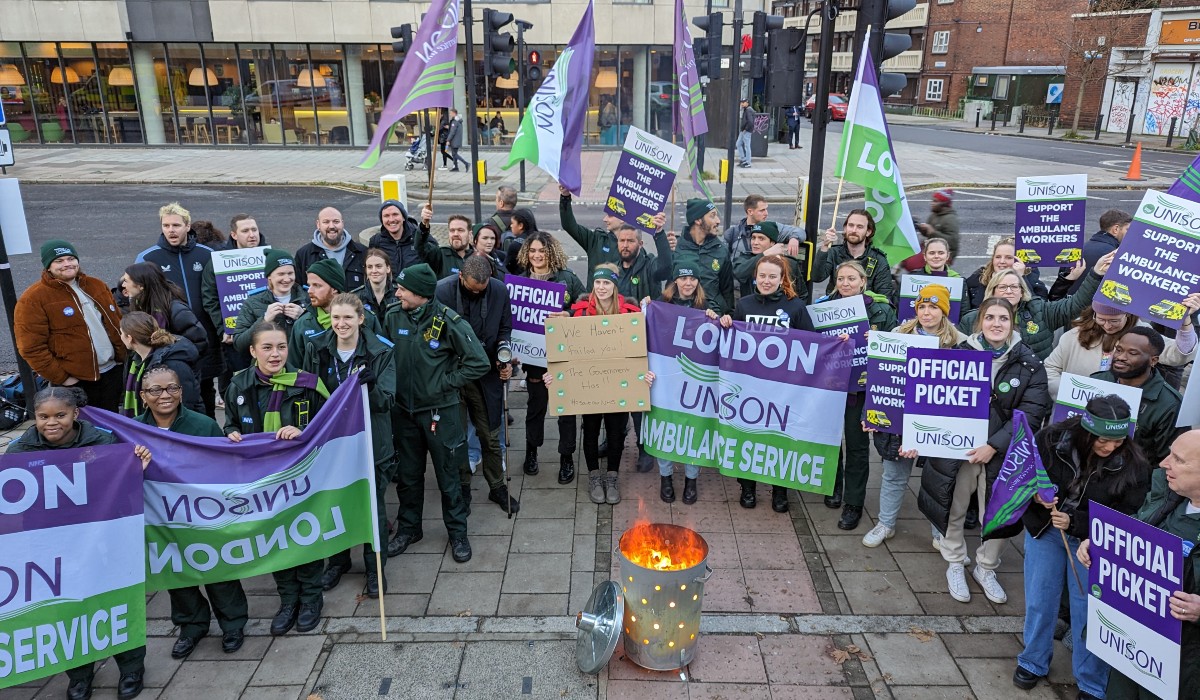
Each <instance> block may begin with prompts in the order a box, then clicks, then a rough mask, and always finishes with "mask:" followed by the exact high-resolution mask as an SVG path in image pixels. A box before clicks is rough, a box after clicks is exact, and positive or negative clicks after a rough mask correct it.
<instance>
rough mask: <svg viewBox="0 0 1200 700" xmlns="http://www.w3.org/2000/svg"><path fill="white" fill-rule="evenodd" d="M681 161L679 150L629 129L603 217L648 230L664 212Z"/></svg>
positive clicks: (670, 144)
mask: <svg viewBox="0 0 1200 700" xmlns="http://www.w3.org/2000/svg"><path fill="white" fill-rule="evenodd" d="M683 157H684V150H683V149H682V148H680V147H679V146H676V145H674V144H672V143H671V142H670V141H663V140H662V139H660V138H658V137H657V136H654V135H653V134H649V133H646V132H645V131H642V130H641V129H639V128H637V127H635V126H631V127H629V135H628V136H626V137H625V146H624V149H623V150H622V151H621V155H620V159H619V160H618V161H617V167H616V171H615V172H614V173H613V182H612V187H611V188H610V189H609V191H608V200H607V201H606V202H605V203H604V211H605V213H608V214H612V215H613V216H615V217H617V218H618V219H620V220H621V221H624V222H626V223H628V224H630V225H631V226H637V227H638V228H640V229H643V230H645V231H649V230H651V227H652V226H653V224H651V219H653V218H654V215H655V214H657V213H659V212H663V211H666V210H667V200H668V199H669V198H670V196H671V186H672V185H674V184H675V174H676V173H678V172H679V168H680V166H681V165H682V164H683Z"/></svg>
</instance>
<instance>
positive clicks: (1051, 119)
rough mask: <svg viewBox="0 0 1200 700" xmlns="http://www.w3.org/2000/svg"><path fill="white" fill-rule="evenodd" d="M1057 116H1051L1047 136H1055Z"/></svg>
mask: <svg viewBox="0 0 1200 700" xmlns="http://www.w3.org/2000/svg"><path fill="white" fill-rule="evenodd" d="M1056 116H1057V115H1054V114H1051V115H1050V128H1048V129H1046V135H1047V136H1053V135H1054V122H1055V121H1056V119H1055V117H1056Z"/></svg>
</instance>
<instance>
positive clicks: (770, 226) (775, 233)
mask: <svg viewBox="0 0 1200 700" xmlns="http://www.w3.org/2000/svg"><path fill="white" fill-rule="evenodd" d="M750 233H751V234H755V233H761V234H762V235H764V236H766V237H767V240H769V241H771V242H772V243H778V242H779V224H777V223H775V222H774V221H764V222H762V223H761V224H754V225H753V226H751V227H750Z"/></svg>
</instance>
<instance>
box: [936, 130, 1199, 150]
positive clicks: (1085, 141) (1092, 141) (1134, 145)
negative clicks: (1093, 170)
mask: <svg viewBox="0 0 1200 700" xmlns="http://www.w3.org/2000/svg"><path fill="white" fill-rule="evenodd" d="M950 131H957V132H959V133H962V134H978V135H983V136H1012V137H1015V138H1019V139H1038V140H1040V141H1060V142H1063V143H1075V144H1081V145H1082V144H1090V145H1093V146H1104V147H1106V148H1123V149H1127V150H1133V149H1135V148H1137V144H1138V143H1139V142H1138V141H1137V140H1136V139H1135V140H1133V141H1131V142H1129V143H1127V144H1126V143H1106V142H1104V141H1097V140H1095V139H1091V138H1086V139H1064V138H1063V137H1061V136H1038V135H1037V134H1018V133H1010V132H1007V131H990V130H988V129H982V128H981V129H980V130H979V131H976V130H975V129H972V128H970V127H950ZM1183 138H1184V139H1186V138H1187V137H1183ZM1141 144H1142V150H1143V151H1154V152H1156V153H1172V154H1175V155H1191V156H1195V155H1197V154H1200V151H1185V150H1183V149H1182V148H1174V147H1172V148H1167V147H1166V146H1158V145H1149V144H1147V143H1146V142H1145V141H1142V142H1141Z"/></svg>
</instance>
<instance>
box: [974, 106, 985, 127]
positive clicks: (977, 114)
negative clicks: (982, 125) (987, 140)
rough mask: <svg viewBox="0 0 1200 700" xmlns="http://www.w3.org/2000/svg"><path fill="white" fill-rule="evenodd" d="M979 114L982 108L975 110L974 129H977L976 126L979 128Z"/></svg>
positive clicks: (981, 112)
mask: <svg viewBox="0 0 1200 700" xmlns="http://www.w3.org/2000/svg"><path fill="white" fill-rule="evenodd" d="M981 116H983V110H982V109H981V110H978V111H977V112H975V128H976V129H978V128H979V118H980V117H981Z"/></svg>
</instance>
